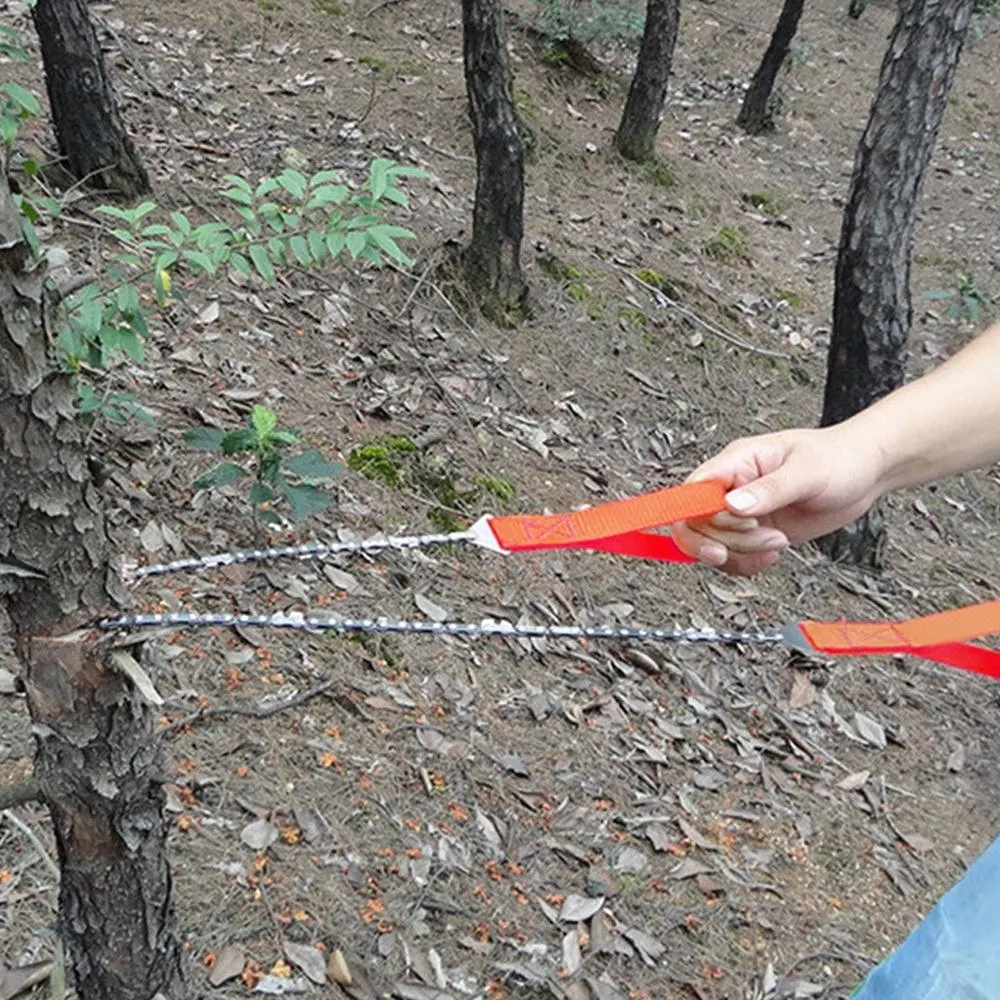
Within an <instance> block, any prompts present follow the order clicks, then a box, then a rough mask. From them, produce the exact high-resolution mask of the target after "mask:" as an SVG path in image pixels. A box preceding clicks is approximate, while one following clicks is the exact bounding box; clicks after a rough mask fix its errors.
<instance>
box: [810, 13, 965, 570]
mask: <svg viewBox="0 0 1000 1000" xmlns="http://www.w3.org/2000/svg"><path fill="white" fill-rule="evenodd" d="M972 6H973V0H903V3H902V4H901V6H900V12H899V17H898V20H897V21H896V26H895V28H894V29H893V33H892V36H891V37H890V40H889V47H888V50H887V52H886V55H885V59H884V60H883V62H882V70H881V75H880V77H879V83H878V89H877V90H876V93H875V99H874V101H873V103H872V108H871V115H870V118H869V121H868V127H867V128H866V129H865V133H864V135H863V136H862V139H861V143H860V145H859V146H858V152H857V156H856V158H855V161H854V174H853V178H852V181H851V189H850V194H849V196H848V202H847V207H846V209H845V210H844V221H843V227H842V229H841V234H840V252H839V256H838V258H837V268H836V278H835V288H834V301H833V331H832V334H831V339H830V351H829V355H828V358H827V379H826V391H825V395H824V399H823V416H822V420H821V423H822V425H823V426H827V425H829V424H835V423H839V422H840V421H841V420H845V419H846V418H847V417H850V416H851V415H853V414H855V413H857V412H858V411H859V410H862V409H864V408H865V407H866V406H868V405H869V404H870V403H872V402H874V401H875V400H876V399H878V398H879V397H881V396H884V395H885V394H886V393H888V392H891V391H892V390H893V389H895V388H896V387H897V386H899V385H900V384H901V383H902V381H903V375H904V369H905V364H906V343H907V335H908V333H909V329H910V320H911V317H912V307H911V303H910V256H911V250H912V243H913V230H914V225H915V223H916V214H917V204H918V199H919V196H920V188H921V184H922V182H923V178H924V173H925V171H926V168H927V164H928V163H929V161H930V157H931V152H932V150H933V148H934V141H935V139H936V137H937V133H938V128H939V126H940V124H941V116H942V115H943V114H944V110H945V106H946V104H947V100H948V92H949V90H950V89H951V84H952V81H953V79H954V76H955V69H956V67H957V65H958V59H959V56H960V54H961V51H962V43H963V42H964V40H965V35H966V30H967V28H968V25H969V17H970V14H971V12H972ZM884 545H885V528H884V525H883V524H882V519H881V516H880V514H879V512H878V511H877V510H874V511H872V512H871V513H870V514H869V515H867V516H865V517H864V518H862V519H860V520H859V521H856V522H855V523H854V524H853V525H849V526H848V527H847V528H844V529H841V531H838V532H835V533H834V534H832V535H828V536H827V537H826V538H824V539H822V540H821V541H820V547H821V548H822V549H823V550H824V551H825V552H826V553H827V554H828V555H829V556H831V557H832V558H834V559H843V560H846V561H850V562H855V563H858V564H861V565H868V566H875V567H877V566H879V565H881V562H882V551H883V549H884Z"/></svg>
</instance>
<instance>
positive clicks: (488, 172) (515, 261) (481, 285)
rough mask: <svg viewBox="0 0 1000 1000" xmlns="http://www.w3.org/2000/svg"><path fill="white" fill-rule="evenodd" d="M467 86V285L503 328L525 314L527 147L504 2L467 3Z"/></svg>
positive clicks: (464, 10)
mask: <svg viewBox="0 0 1000 1000" xmlns="http://www.w3.org/2000/svg"><path fill="white" fill-rule="evenodd" d="M462 22H463V30H464V38H465V49H464V55H465V84H466V89H467V90H468V94H469V114H470V117H471V118H472V132H473V139H474V142H475V147H476V202H475V208H474V210H473V220H472V242H471V243H470V245H469V246H468V248H467V249H466V251H465V271H466V277H467V280H468V282H469V286H470V288H471V289H472V292H473V294H474V295H475V296H476V298H477V299H478V301H479V304H480V306H481V308H482V310H483V314H484V315H485V316H486V317H487V318H489V319H491V320H493V321H494V322H496V323H500V324H501V325H503V326H516V325H517V324H519V323H520V322H522V321H523V320H524V319H525V318H526V316H527V297H528V288H527V285H526V284H525V282H524V277H523V275H522V273H521V240H522V238H523V236H524V145H523V142H522V140H521V135H520V132H519V130H518V122H517V109H516V107H515V105H514V94H513V86H512V83H511V72H510V66H509V63H508V59H507V37H506V34H507V33H506V30H505V27H504V22H503V4H502V3H501V0H462Z"/></svg>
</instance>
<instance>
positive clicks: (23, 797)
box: [0, 778, 42, 809]
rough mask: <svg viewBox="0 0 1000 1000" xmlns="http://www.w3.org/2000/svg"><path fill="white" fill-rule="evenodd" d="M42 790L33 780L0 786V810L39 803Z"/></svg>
mask: <svg viewBox="0 0 1000 1000" xmlns="http://www.w3.org/2000/svg"><path fill="white" fill-rule="evenodd" d="M41 801H42V790H41V788H40V787H39V786H38V782H37V781H36V780H35V779H34V778H28V780H27V781H19V782H18V783H17V784H16V785H0V809H13V808H15V807H16V806H23V805H26V804H27V803H29V802H41Z"/></svg>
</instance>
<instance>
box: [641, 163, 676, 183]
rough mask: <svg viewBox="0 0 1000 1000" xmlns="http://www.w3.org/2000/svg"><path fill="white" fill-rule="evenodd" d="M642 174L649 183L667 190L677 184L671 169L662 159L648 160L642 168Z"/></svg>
mask: <svg viewBox="0 0 1000 1000" xmlns="http://www.w3.org/2000/svg"><path fill="white" fill-rule="evenodd" d="M643 176H644V177H645V178H646V181H647V182H648V183H649V184H653V185H655V186H656V187H661V188H665V189H667V190H669V189H670V188H672V187H676V186H677V179H676V178H675V177H674V174H673V171H672V170H671V169H670V167H668V166H667V165H666V164H665V163H664V162H663V161H662V160H658V159H656V158H654V159H652V160H650V161H649V162H648V163H647V164H646V165H645V167H644V168H643Z"/></svg>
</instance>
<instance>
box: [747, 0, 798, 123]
mask: <svg viewBox="0 0 1000 1000" xmlns="http://www.w3.org/2000/svg"><path fill="white" fill-rule="evenodd" d="M804 6H805V0H785V3H784V5H783V6H782V8H781V14H780V15H779V16H778V23H777V24H776V25H775V27H774V34H773V35H771V43H770V44H769V45H768V47H767V51H766V52H765V53H764V58H763V59H761V61H760V66H758V67H757V72H756V73H754V76H753V80H751V81H750V88H749V90H747V92H746V95H745V96H744V98H743V105H742V107H741V108H740V113H739V114H738V115H737V116H736V124H737V125H739V126H740V127H741V128H743V129H744V131H746V132H749V133H750V134H751V135H758V134H759V133H761V132H766V131H767V130H768V129H770V128H772V127H773V126H774V117H773V115H772V113H771V92H772V91H773V90H774V81H775V80H776V79H777V78H778V71H779V70H780V69H781V67H782V65H783V64H784V62H785V57H786V56H787V55H788V49H789V47H790V46H791V44H792V39H793V38H794V37H795V32H796V31H797V30H798V27H799V18H801V17H802V8H803V7H804Z"/></svg>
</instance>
